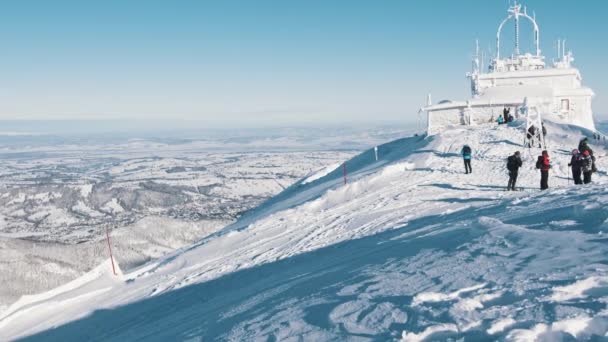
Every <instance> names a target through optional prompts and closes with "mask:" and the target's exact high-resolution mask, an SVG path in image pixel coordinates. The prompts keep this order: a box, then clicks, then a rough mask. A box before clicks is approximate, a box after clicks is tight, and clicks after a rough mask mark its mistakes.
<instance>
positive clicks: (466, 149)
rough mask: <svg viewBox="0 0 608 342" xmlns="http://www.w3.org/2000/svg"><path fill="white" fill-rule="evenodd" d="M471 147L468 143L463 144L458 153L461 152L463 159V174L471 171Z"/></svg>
mask: <svg viewBox="0 0 608 342" xmlns="http://www.w3.org/2000/svg"><path fill="white" fill-rule="evenodd" d="M472 152H473V150H471V147H470V146H469V145H464V146H463V147H462V150H461V151H460V154H462V159H463V160H464V172H465V174H469V173H473V169H472V168H471V153H472Z"/></svg>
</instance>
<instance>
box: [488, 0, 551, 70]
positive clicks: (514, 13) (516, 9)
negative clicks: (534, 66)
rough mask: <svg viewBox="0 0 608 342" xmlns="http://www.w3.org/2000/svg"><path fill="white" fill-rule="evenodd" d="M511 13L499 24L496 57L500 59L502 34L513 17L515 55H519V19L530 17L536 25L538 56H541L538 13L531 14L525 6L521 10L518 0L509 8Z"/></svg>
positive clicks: (535, 34)
mask: <svg viewBox="0 0 608 342" xmlns="http://www.w3.org/2000/svg"><path fill="white" fill-rule="evenodd" d="M508 13H509V15H508V16H507V18H506V19H505V20H503V21H502V22H501V23H500V26H498V32H497V33H496V59H500V34H501V33H502V28H503V26H505V24H506V23H507V22H509V20H511V19H513V20H514V21H515V55H516V56H519V55H520V51H519V19H520V18H525V19H528V20H529V21H530V22H531V23H532V25H533V26H534V45H535V47H536V57H540V32H539V29H538V24H537V23H536V15H533V16H529V15H528V9H527V8H525V7H524V11H523V12H522V11H521V4H519V3H517V1H513V5H512V6H511V7H509V10H508Z"/></svg>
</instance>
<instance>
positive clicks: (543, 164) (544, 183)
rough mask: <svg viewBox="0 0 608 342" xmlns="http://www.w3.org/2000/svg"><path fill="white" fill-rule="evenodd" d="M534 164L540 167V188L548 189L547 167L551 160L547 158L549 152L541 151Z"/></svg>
mask: <svg viewBox="0 0 608 342" xmlns="http://www.w3.org/2000/svg"><path fill="white" fill-rule="evenodd" d="M536 164H537V165H536V166H537V167H538V168H539V169H540V189H541V190H547V189H549V169H550V168H551V160H550V159H549V153H548V152H547V151H543V155H542V156H539V157H538V161H537V162H536Z"/></svg>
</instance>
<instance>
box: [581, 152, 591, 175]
mask: <svg viewBox="0 0 608 342" xmlns="http://www.w3.org/2000/svg"><path fill="white" fill-rule="evenodd" d="M581 165H582V167H583V172H591V171H592V170H593V161H592V160H591V156H584V157H583V160H582V161H581Z"/></svg>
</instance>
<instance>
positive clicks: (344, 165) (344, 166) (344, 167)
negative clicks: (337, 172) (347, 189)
mask: <svg viewBox="0 0 608 342" xmlns="http://www.w3.org/2000/svg"><path fill="white" fill-rule="evenodd" d="M342 165H343V169H344V185H346V162H344V164H342Z"/></svg>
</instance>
